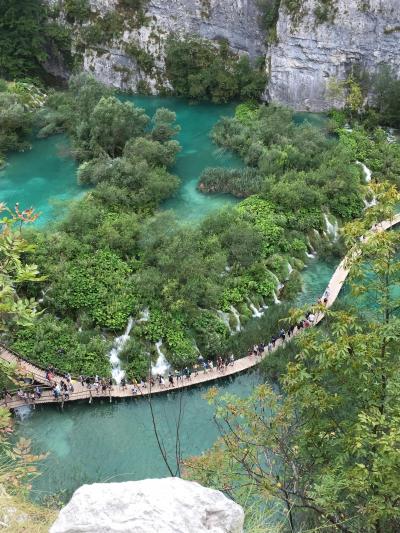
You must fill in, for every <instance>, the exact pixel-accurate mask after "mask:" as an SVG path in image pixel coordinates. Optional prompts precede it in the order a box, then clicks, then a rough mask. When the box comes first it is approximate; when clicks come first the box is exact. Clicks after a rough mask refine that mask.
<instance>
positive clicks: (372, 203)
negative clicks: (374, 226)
mask: <svg viewBox="0 0 400 533" xmlns="http://www.w3.org/2000/svg"><path fill="white" fill-rule="evenodd" d="M377 203H378V201H377V199H376V197H375V196H373V197H372V200H371V201H370V202H368V200H367V199H366V198H364V205H365V209H369V208H370V207H374V206H375V205H377Z"/></svg>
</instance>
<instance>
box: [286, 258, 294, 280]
mask: <svg viewBox="0 0 400 533" xmlns="http://www.w3.org/2000/svg"><path fill="white" fill-rule="evenodd" d="M287 269H288V278H289V277H290V274H291V273H292V272H293V267H292V265H291V264H290V263H289V261H288V263H287Z"/></svg>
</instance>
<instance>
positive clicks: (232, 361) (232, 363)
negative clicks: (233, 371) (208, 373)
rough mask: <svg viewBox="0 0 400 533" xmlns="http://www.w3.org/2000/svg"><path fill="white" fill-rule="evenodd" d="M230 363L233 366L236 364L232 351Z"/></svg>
mask: <svg viewBox="0 0 400 533" xmlns="http://www.w3.org/2000/svg"><path fill="white" fill-rule="evenodd" d="M229 364H230V365H231V366H233V365H234V364H235V356H234V355H233V353H231V355H230V357H229Z"/></svg>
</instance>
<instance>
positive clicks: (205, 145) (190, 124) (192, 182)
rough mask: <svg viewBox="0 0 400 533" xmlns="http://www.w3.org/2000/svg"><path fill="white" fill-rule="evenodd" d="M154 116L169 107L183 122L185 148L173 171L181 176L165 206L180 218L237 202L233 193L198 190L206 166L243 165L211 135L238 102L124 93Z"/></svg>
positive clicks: (191, 217) (181, 138)
mask: <svg viewBox="0 0 400 533" xmlns="http://www.w3.org/2000/svg"><path fill="white" fill-rule="evenodd" d="M125 98H126V99H127V100H130V101H131V102H133V103H134V104H135V105H137V106H139V107H142V108H144V109H145V110H146V112H147V114H148V115H150V116H152V115H153V114H154V113H155V112H156V110H157V108H159V107H167V108H168V109H171V110H172V111H175V113H176V119H177V123H178V124H179V125H180V126H181V132H180V133H179V135H178V137H177V138H178V140H179V142H180V144H181V146H182V151H181V152H180V154H178V158H177V161H176V165H175V167H174V168H173V169H172V170H171V172H173V173H175V174H176V175H177V176H179V177H180V178H181V180H182V184H181V187H180V189H179V191H178V193H177V194H176V196H175V197H174V198H171V199H170V200H168V201H167V202H165V203H164V206H163V207H164V208H165V209H173V210H174V211H175V213H176V215H177V218H178V220H183V221H191V220H199V219H200V218H203V217H204V216H205V215H207V214H208V213H210V212H212V211H214V210H215V209H218V208H220V207H223V206H225V205H228V204H233V203H235V202H237V200H236V199H234V198H233V197H232V196H230V195H226V194H213V195H205V194H202V193H200V192H199V191H197V189H196V187H197V182H198V179H199V177H200V175H201V173H202V172H203V170H204V169H205V168H206V167H214V166H223V167H228V168H240V167H242V166H243V163H242V162H241V160H240V159H239V158H238V157H237V156H235V155H234V154H232V153H230V152H226V151H223V150H221V149H219V148H218V147H217V146H216V145H215V144H213V143H212V141H211V139H210V133H211V130H212V128H213V127H214V125H215V124H216V123H217V122H218V121H219V119H220V118H221V117H223V116H232V115H233V113H234V109H235V104H226V105H215V104H211V103H196V104H190V103H189V102H188V101H187V100H185V99H178V98H160V97H157V98H155V97H153V96H129V97H125Z"/></svg>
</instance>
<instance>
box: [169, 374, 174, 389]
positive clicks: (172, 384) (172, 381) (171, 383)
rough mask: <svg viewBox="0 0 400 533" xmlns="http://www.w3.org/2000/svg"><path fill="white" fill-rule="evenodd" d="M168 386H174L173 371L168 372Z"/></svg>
mask: <svg viewBox="0 0 400 533" xmlns="http://www.w3.org/2000/svg"><path fill="white" fill-rule="evenodd" d="M168 382H169V385H168V387H174V376H173V375H172V374H171V372H170V373H169V374H168Z"/></svg>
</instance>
